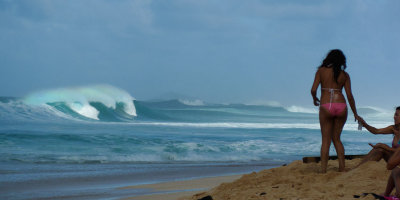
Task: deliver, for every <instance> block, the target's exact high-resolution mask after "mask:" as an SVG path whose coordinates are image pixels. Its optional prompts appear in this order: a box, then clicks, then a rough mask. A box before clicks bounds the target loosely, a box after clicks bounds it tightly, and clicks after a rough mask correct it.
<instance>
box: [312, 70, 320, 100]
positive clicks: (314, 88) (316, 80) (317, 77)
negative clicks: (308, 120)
mask: <svg viewBox="0 0 400 200" xmlns="http://www.w3.org/2000/svg"><path fill="white" fill-rule="evenodd" d="M319 73H320V72H319V70H318V71H317V72H316V73H315V78H314V83H313V85H312V87H311V96H312V97H313V101H314V105H315V106H319V99H318V97H317V89H318V86H319V84H320V82H321V78H320V75H319Z"/></svg>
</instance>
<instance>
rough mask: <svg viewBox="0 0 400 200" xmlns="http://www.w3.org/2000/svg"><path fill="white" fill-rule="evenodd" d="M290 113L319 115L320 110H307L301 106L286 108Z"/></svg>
mask: <svg viewBox="0 0 400 200" xmlns="http://www.w3.org/2000/svg"><path fill="white" fill-rule="evenodd" d="M285 109H286V110H287V111H289V112H295V113H313V114H315V113H318V109H316V108H305V107H301V106H294V105H292V106H288V107H286V108H285Z"/></svg>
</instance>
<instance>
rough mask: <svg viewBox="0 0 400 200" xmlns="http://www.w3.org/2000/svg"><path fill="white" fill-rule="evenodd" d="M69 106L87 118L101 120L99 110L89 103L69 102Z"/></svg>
mask: <svg viewBox="0 0 400 200" xmlns="http://www.w3.org/2000/svg"><path fill="white" fill-rule="evenodd" d="M68 106H69V107H70V108H71V109H72V110H73V111H75V112H77V113H79V114H80V115H82V116H85V117H87V118H91V119H95V120H99V117H98V115H99V111H98V110H97V109H96V108H94V107H93V106H91V105H89V104H84V105H82V104H80V103H76V102H75V103H68Z"/></svg>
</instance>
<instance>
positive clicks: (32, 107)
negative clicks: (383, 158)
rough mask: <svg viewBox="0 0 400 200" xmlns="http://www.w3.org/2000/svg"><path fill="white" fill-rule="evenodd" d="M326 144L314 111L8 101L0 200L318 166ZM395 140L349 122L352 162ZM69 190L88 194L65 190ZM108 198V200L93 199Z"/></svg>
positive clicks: (69, 96)
mask: <svg viewBox="0 0 400 200" xmlns="http://www.w3.org/2000/svg"><path fill="white" fill-rule="evenodd" d="M394 106H395V105H394ZM358 112H359V114H360V115H361V116H362V117H364V119H365V120H366V121H367V122H368V123H369V124H371V125H373V126H375V127H385V126H388V125H391V124H392V123H393V113H392V112H394V111H386V110H382V109H379V108H373V107H361V108H359V109H358ZM320 140H321V137H320V129H319V121H318V113H317V109H315V108H311V107H310V108H304V107H301V106H294V105H290V106H280V105H270V106H268V105H254V104H252V105H248V104H215V103H207V102H204V101H201V100H187V99H171V100H159V101H143V100H136V99H135V98H134V97H132V96H131V95H130V94H129V93H128V92H126V91H124V90H122V89H119V88H116V87H113V86H109V85H96V86H89V87H75V88H59V89H54V90H43V91H39V92H34V93H31V94H29V95H27V96H25V97H22V98H16V97H0V153H1V155H2V156H1V157H0V190H1V191H8V192H6V193H2V194H0V198H1V199H25V198H24V197H26V196H27V195H28V196H31V197H33V198H38V199H40V198H50V199H57V197H59V195H60V194H61V195H62V196H63V198H65V199H68V198H70V199H74V198H73V196H74V195H76V194H80V195H81V196H82V195H86V194H87V195H89V194H90V195H94V194H97V193H99V191H98V190H96V188H94V187H97V188H98V187H100V188H102V191H104V190H110V191H111V189H110V188H112V187H111V186H110V185H112V184H114V185H113V186H115V184H116V185H118V186H123V185H133V184H142V183H153V182H161V181H169V180H177V179H188V178H189V179H190V178H197V177H206V176H214V175H228V174H239V173H247V172H251V171H257V170H261V169H266V168H270V167H274V166H279V165H282V164H284V163H288V162H291V161H293V160H296V159H301V157H304V156H318V155H319V151H320V144H321V141H320ZM391 140H392V137H391V136H376V135H373V134H370V133H368V132H367V131H365V130H362V131H358V130H357V124H356V123H355V122H354V119H353V116H352V114H351V112H349V117H348V122H347V124H346V125H345V127H344V131H343V134H342V141H343V144H344V146H345V150H346V154H365V153H367V152H368V151H369V150H370V146H369V145H368V143H377V142H382V143H388V144H390V142H391ZM330 154H332V155H335V154H336V153H335V151H334V148H333V146H332V148H331V152H330ZM82 180H86V181H82ZM70 182H76V184H80V187H75V188H69V189H66V188H65V185H63V184H67V183H70ZM94 183H96V184H94ZM93 184H94V185H95V186H93ZM50 185H51V188H52V189H51V190H50V189H48V188H49V186H50ZM16 186H19V187H16ZM20 187H23V188H24V189H23V190H18V188H20ZM136 192H137V191H136ZM55 193H57V194H55ZM111 193H112V192H109V194H111ZM57 195H58V196H57ZM114 195H115V194H114ZM120 195H121V194H120ZM102 198H104V199H107V198H108V197H105V196H102V197H101V198H100V197H99V196H96V195H94V197H93V198H91V197H88V198H86V199H102Z"/></svg>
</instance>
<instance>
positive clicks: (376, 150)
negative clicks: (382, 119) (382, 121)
mask: <svg viewBox="0 0 400 200" xmlns="http://www.w3.org/2000/svg"><path fill="white" fill-rule="evenodd" d="M393 118H394V125H390V126H388V127H386V128H380V129H378V128H375V127H373V126H370V125H369V124H367V122H365V120H364V119H363V118H361V117H360V118H359V122H360V123H362V125H363V127H365V128H366V129H367V130H368V131H369V132H371V133H373V134H393V141H392V146H391V147H390V146H388V145H386V144H382V143H378V144H376V145H372V144H369V145H371V146H372V147H373V148H372V149H371V151H370V152H369V153H368V154H367V155H366V156H365V157H364V158H363V160H362V161H361V162H360V163H359V164H358V165H357V167H358V166H360V165H362V164H363V163H365V162H367V161H379V160H381V159H382V158H383V159H384V160H385V161H386V162H388V160H389V159H390V157H391V156H392V155H393V153H394V152H395V151H396V149H397V147H400V133H399V127H400V106H399V107H397V108H396V111H395V113H394V117H393Z"/></svg>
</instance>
